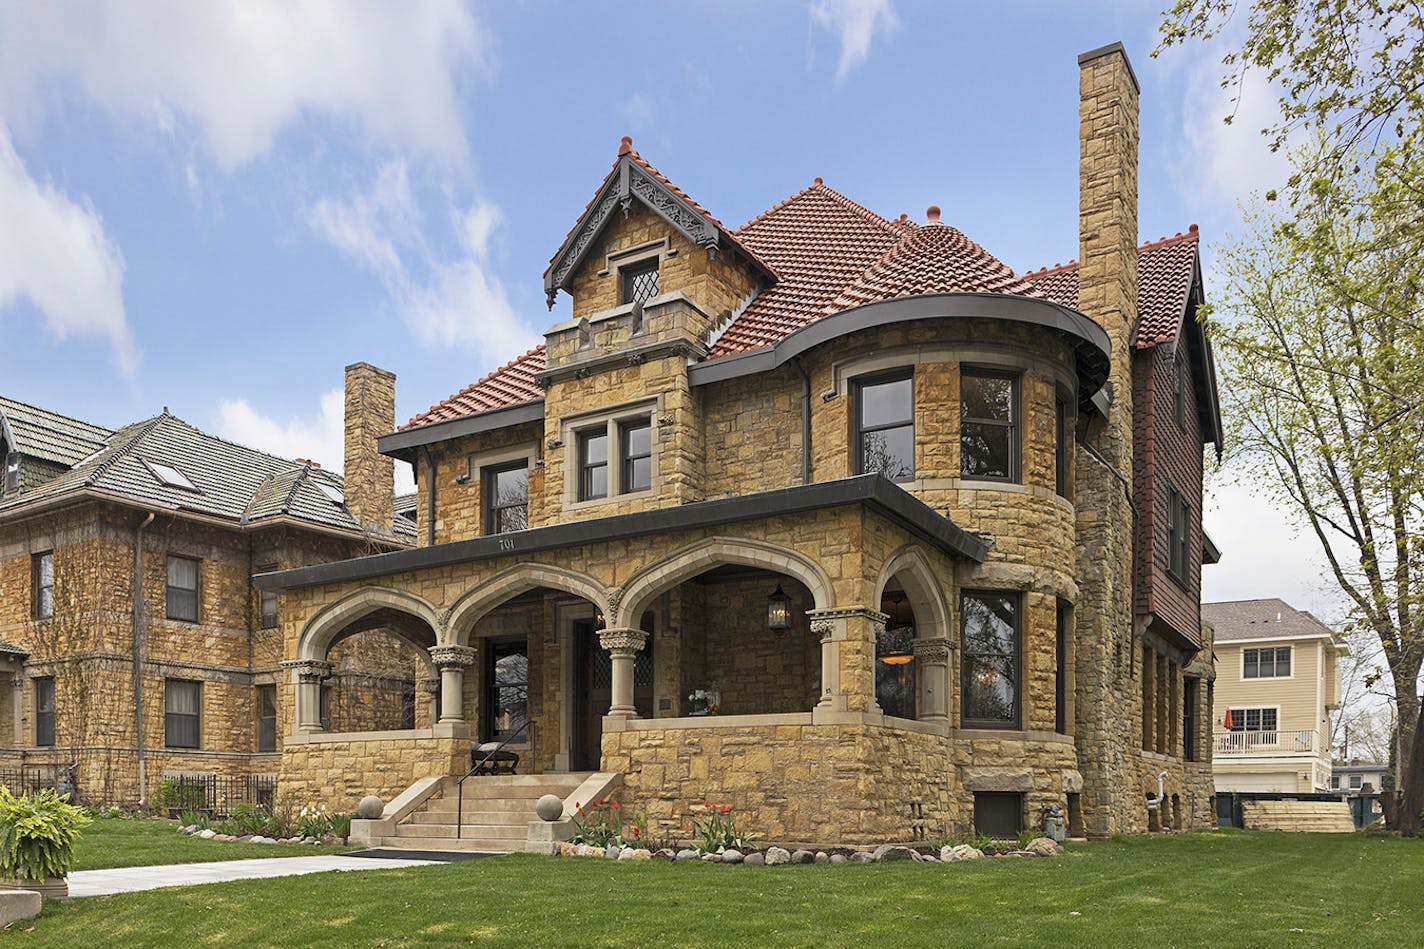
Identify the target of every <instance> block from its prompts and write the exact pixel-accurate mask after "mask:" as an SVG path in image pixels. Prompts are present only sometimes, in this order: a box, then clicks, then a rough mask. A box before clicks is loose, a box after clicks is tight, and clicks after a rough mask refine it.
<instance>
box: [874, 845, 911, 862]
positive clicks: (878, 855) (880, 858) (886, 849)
mask: <svg viewBox="0 0 1424 949" xmlns="http://www.w3.org/2000/svg"><path fill="white" fill-rule="evenodd" d="M872 856H874V857H875V862H876V863H893V862H894V861H897V860H913V859H915V852H914V851H913V850H911V849H910V848H909V847H897V846H895V845H894V844H883V845H882V846H879V847H876V848H875V853H874V854H873V855H872Z"/></svg>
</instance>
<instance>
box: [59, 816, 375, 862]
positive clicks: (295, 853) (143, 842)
mask: <svg viewBox="0 0 1424 949" xmlns="http://www.w3.org/2000/svg"><path fill="white" fill-rule="evenodd" d="M74 849H75V854H74V855H75V858H76V859H77V860H78V866H76V867H75V869H76V870H99V869H102V868H104V867H147V866H152V865H154V864H159V863H206V862H208V861H212V860H249V859H251V858H253V857H310V856H312V855H313V854H319V853H346V852H347V851H349V850H351V849H352V848H350V847H322V846H304V845H302V844H240V843H235V842H229V841H225V840H200V839H197V838H193V837H184V836H183V835H182V834H180V833H178V825H177V823H176V822H174V821H161V820H105V819H100V820H96V821H94V823H93V824H91V825H90V826H89V827H88V828H87V829H86V830H85V831H84V834H83V836H81V837H80V838H79V845H78V846H77V847H75V848H74Z"/></svg>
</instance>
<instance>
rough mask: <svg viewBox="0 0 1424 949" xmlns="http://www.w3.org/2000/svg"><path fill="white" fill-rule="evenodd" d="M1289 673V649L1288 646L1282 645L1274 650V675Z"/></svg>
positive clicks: (1287, 674) (1286, 674)
mask: <svg viewBox="0 0 1424 949" xmlns="http://www.w3.org/2000/svg"><path fill="white" fill-rule="evenodd" d="M1290 674H1291V649H1290V647H1289V646H1282V647H1280V648H1279V649H1277V650H1276V675H1277V676H1289V675H1290Z"/></svg>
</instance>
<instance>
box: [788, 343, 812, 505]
mask: <svg viewBox="0 0 1424 949" xmlns="http://www.w3.org/2000/svg"><path fill="white" fill-rule="evenodd" d="M791 365H793V366H795V367H796V372H797V373H798V374H799V375H800V376H801V483H802V484H810V483H811V376H810V375H809V374H808V373H807V372H806V367H804V366H802V365H801V360H800V359H799V358H798V359H793V360H791Z"/></svg>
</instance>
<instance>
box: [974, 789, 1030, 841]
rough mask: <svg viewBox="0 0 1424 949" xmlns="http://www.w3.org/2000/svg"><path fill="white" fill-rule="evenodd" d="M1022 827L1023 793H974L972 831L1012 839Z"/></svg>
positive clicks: (997, 837)
mask: <svg viewBox="0 0 1424 949" xmlns="http://www.w3.org/2000/svg"><path fill="white" fill-rule="evenodd" d="M1022 829H1023V795H1022V794H1019V793H1017V792H1010V791H978V792H975V794H974V832H975V833H976V834H983V835H985V836H986V837H994V838H996V839H999V840H1013V839H1014V838H1015V837H1017V836H1018V835H1019V831H1020V830H1022Z"/></svg>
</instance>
